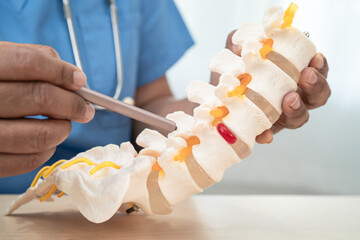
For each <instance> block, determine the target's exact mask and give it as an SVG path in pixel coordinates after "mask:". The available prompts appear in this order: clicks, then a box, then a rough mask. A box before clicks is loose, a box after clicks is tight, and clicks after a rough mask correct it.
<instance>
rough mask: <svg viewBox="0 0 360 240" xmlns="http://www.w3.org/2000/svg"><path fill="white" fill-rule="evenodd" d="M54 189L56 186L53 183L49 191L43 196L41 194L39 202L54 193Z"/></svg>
mask: <svg viewBox="0 0 360 240" xmlns="http://www.w3.org/2000/svg"><path fill="white" fill-rule="evenodd" d="M56 189H57V187H56V185H55V184H54V185H53V186H52V188H51V189H50V191H49V192H48V193H47V194H45V196H43V197H42V198H40V202H43V201H45V200H46V199H48V198H49V197H51V195H53V194H54V193H55V191H56Z"/></svg>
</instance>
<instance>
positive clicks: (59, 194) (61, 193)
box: [57, 192, 65, 198]
mask: <svg viewBox="0 0 360 240" xmlns="http://www.w3.org/2000/svg"><path fill="white" fill-rule="evenodd" d="M64 195H65V193H64V192H59V193H58V194H57V197H58V198H61V197H62V196H64Z"/></svg>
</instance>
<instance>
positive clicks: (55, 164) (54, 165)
mask: <svg viewBox="0 0 360 240" xmlns="http://www.w3.org/2000/svg"><path fill="white" fill-rule="evenodd" d="M63 162H66V160H59V161H57V162H56V163H54V164H53V165H51V167H50V168H49V169H48V170H47V171H46V173H45V174H44V176H43V177H44V178H47V177H48V176H49V175H50V173H52V172H53V171H54V170H55V168H57V167H58V166H59V165H60V164H62V163H63Z"/></svg>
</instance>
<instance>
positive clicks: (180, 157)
mask: <svg viewBox="0 0 360 240" xmlns="http://www.w3.org/2000/svg"><path fill="white" fill-rule="evenodd" d="M197 144H200V139H199V138H198V137H196V136H191V137H189V138H188V139H186V147H184V148H182V149H180V151H179V153H178V154H177V155H175V156H174V161H180V162H182V161H184V160H185V158H187V157H188V156H190V154H191V153H192V147H193V146H194V145H197Z"/></svg>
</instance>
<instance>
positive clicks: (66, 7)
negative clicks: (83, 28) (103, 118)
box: [62, 0, 131, 110]
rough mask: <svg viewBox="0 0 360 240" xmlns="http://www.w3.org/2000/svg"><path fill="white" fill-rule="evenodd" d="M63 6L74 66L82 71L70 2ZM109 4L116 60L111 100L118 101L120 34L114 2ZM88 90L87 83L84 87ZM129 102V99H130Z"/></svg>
mask: <svg viewBox="0 0 360 240" xmlns="http://www.w3.org/2000/svg"><path fill="white" fill-rule="evenodd" d="M62 2H63V6H64V15H65V19H66V22H67V27H68V31H69V35H70V41H71V46H72V51H73V55H74V58H75V64H76V66H77V67H78V68H80V69H81V70H83V67H82V63H81V58H80V52H79V48H78V43H77V38H76V34H75V30H74V23H73V19H72V14H71V7H70V0H62ZM109 3H110V18H111V26H112V33H113V40H114V48H115V58H116V76H117V86H116V90H115V94H114V96H113V98H115V99H119V97H120V94H121V90H122V87H123V68H122V59H121V45H120V33H119V27H118V26H119V24H118V14H117V7H116V0H109ZM85 86H86V87H87V88H89V89H90V86H89V84H88V83H86V85H85ZM130 102H131V99H130ZM94 107H95V109H96V110H105V108H103V107H101V106H98V105H94Z"/></svg>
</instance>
